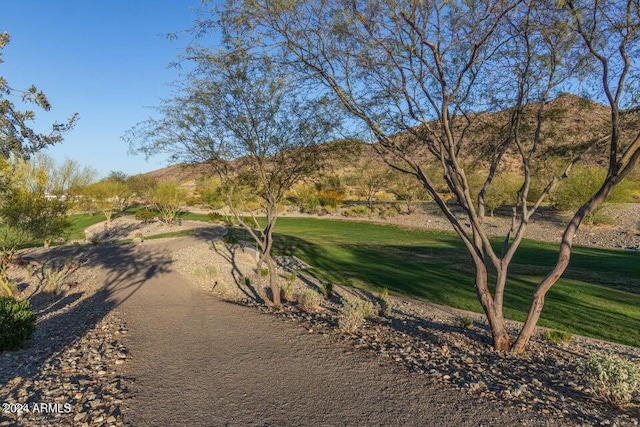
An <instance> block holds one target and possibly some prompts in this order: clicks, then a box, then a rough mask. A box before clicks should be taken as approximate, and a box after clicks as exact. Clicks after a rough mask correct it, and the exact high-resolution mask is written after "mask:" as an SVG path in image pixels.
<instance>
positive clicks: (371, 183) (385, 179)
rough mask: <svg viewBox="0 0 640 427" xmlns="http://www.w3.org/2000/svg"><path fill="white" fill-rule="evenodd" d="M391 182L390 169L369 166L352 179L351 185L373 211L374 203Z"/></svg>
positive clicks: (355, 174) (352, 176) (356, 173)
mask: <svg viewBox="0 0 640 427" xmlns="http://www.w3.org/2000/svg"><path fill="white" fill-rule="evenodd" d="M390 180H391V176H390V172H389V169H388V168H384V169H383V168H379V167H374V166H367V167H365V168H363V169H361V170H360V171H358V172H355V173H354V174H353V175H351V177H350V182H351V185H353V186H355V188H356V192H357V194H358V196H360V197H363V198H364V200H365V201H366V203H367V207H368V208H369V210H370V211H372V210H373V202H375V201H376V198H377V195H378V193H379V192H380V191H382V189H383V188H385V186H387V184H388V183H389V181H390Z"/></svg>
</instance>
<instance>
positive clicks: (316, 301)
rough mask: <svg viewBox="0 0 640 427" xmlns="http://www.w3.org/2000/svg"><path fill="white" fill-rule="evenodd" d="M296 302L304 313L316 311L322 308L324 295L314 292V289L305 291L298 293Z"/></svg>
mask: <svg viewBox="0 0 640 427" xmlns="http://www.w3.org/2000/svg"><path fill="white" fill-rule="evenodd" d="M296 300H297V302H298V306H299V307H300V308H301V309H302V310H304V311H308V312H311V311H316V310H318V308H320V303H321V302H322V295H320V294H319V293H317V292H316V291H314V290H313V289H309V288H306V289H303V290H301V291H298V292H297V293H296Z"/></svg>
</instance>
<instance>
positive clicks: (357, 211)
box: [342, 205, 369, 217]
mask: <svg viewBox="0 0 640 427" xmlns="http://www.w3.org/2000/svg"><path fill="white" fill-rule="evenodd" d="M342 214H343V215H344V216H349V217H359V216H366V215H369V208H367V207H366V206H362V205H356V206H352V207H350V208H349V209H347V210H345V211H344V212H343V213H342Z"/></svg>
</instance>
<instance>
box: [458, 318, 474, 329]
mask: <svg viewBox="0 0 640 427" xmlns="http://www.w3.org/2000/svg"><path fill="white" fill-rule="evenodd" d="M458 324H459V325H460V327H461V328H462V329H471V327H472V326H473V320H471V318H469V317H466V316H463V317H460V318H459V319H458Z"/></svg>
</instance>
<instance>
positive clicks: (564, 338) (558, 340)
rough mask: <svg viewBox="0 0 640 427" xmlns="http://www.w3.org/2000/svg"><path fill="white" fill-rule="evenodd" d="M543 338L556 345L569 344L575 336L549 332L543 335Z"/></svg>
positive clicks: (568, 333) (562, 332)
mask: <svg viewBox="0 0 640 427" xmlns="http://www.w3.org/2000/svg"><path fill="white" fill-rule="evenodd" d="M542 338H544V339H545V341H548V342H552V343H555V344H568V343H569V342H571V339H573V334H572V333H571V332H566V331H556V330H548V331H544V332H543V333H542Z"/></svg>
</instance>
